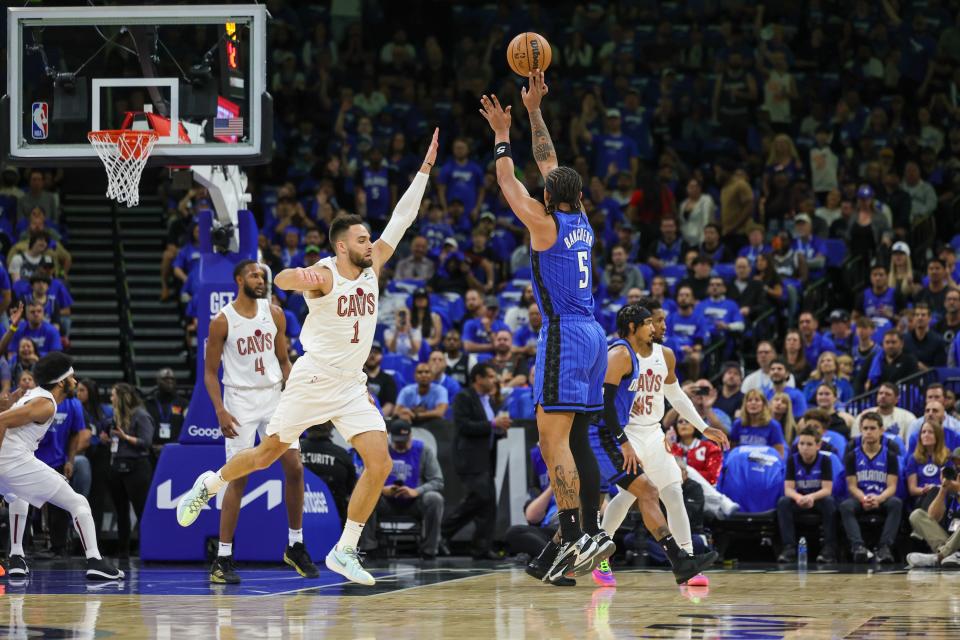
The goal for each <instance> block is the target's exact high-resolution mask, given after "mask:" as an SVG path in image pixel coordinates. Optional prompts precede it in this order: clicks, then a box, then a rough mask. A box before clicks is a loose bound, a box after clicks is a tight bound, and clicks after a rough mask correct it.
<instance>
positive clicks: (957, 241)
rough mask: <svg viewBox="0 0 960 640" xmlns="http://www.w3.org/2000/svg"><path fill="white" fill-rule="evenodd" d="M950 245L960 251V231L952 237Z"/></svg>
mask: <svg viewBox="0 0 960 640" xmlns="http://www.w3.org/2000/svg"><path fill="white" fill-rule="evenodd" d="M950 246H951V247H953V250H954V251H957V252H960V233H958V234H957V235H955V236H953V237H952V238H950Z"/></svg>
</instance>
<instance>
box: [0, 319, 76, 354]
mask: <svg viewBox="0 0 960 640" xmlns="http://www.w3.org/2000/svg"><path fill="white" fill-rule="evenodd" d="M23 338H30V339H31V340H33V342H34V344H35V345H37V355H38V356H40V357H41V358H42V357H43V356H45V355H47V354H48V353H50V352H51V351H62V350H63V343H61V342H60V332H59V331H57V328H56V327H55V326H53V325H52V324H50V323H49V322H42V323H40V326H39V327H37V328H36V329H34V328H32V327H31V326H30V323H29V322H21V323H20V327H19V328H18V329H17V332H16V333H15V334H13V339H11V340H10V347H9V349H10V351H11V352H13V353H16V352H17V349H18V348H19V345H20V340H22V339H23Z"/></svg>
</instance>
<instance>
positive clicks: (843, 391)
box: [791, 378, 853, 416]
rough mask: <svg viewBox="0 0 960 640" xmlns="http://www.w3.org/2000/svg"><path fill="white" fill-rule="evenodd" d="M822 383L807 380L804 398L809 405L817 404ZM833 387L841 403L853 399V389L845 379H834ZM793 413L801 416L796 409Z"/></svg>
mask: <svg viewBox="0 0 960 640" xmlns="http://www.w3.org/2000/svg"><path fill="white" fill-rule="evenodd" d="M821 382H822V381H821V380H807V382H806V384H804V385H803V397H804V398H805V399H806V400H807V404H816V401H817V387H819V386H820V384H821ZM832 385H833V388H834V389H836V390H837V400H838V401H839V402H847V401H849V400H850V399H851V398H853V387H852V386H851V385H850V382H849V381H848V380H846V379H845V378H834V380H833V383H832ZM791 399H792V398H791ZM793 413H794V415H798V416H799V415H801V413H799V412H797V410H796V409H794V411H793Z"/></svg>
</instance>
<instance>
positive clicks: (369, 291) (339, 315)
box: [300, 257, 380, 372]
mask: <svg viewBox="0 0 960 640" xmlns="http://www.w3.org/2000/svg"><path fill="white" fill-rule="evenodd" d="M319 264H320V265H321V266H324V267H327V268H328V269H330V271H331V272H332V273H333V288H332V289H331V290H330V293H328V294H326V295H324V296H320V297H319V298H308V297H305V298H304V299H305V300H306V301H307V308H308V309H309V310H310V312H309V313H308V314H307V319H306V320H305V321H304V323H303V330H302V331H301V332H300V344H301V345H303V349H304V351H306V352H307V353H309V354H310V355H311V357H313V358H314V359H315V360H317V361H318V362H321V363H323V364H326V365H329V366H331V367H336V368H337V369H342V370H344V371H357V372H360V371H363V365H364V364H365V363H366V361H367V356H369V355H370V347H371V345H372V344H373V334H374V332H375V331H376V328H377V311H378V308H379V299H380V288H379V283H378V280H377V274H376V273H375V272H374V271H373V268H372V267H367V268H366V269H364V270H363V271H361V272H360V277H358V278H357V279H356V280H348V279H346V278H344V277H343V276H341V275H340V273H339V272H337V264H336V258H334V257H328V258H323V259H322V260H320V261H319Z"/></svg>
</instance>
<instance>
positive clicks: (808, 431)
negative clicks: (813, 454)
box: [797, 414, 826, 442]
mask: <svg viewBox="0 0 960 640" xmlns="http://www.w3.org/2000/svg"><path fill="white" fill-rule="evenodd" d="M803 417H804V419H807V414H803ZM824 426H826V425H824ZM800 436H810V437H811V438H813V439H814V440H816V441H817V442H820V437H821V436H820V432H819V431H817V430H816V429H814V428H813V427H804V428H803V429H801V430H800V433H798V434H797V439H799V438H800Z"/></svg>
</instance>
